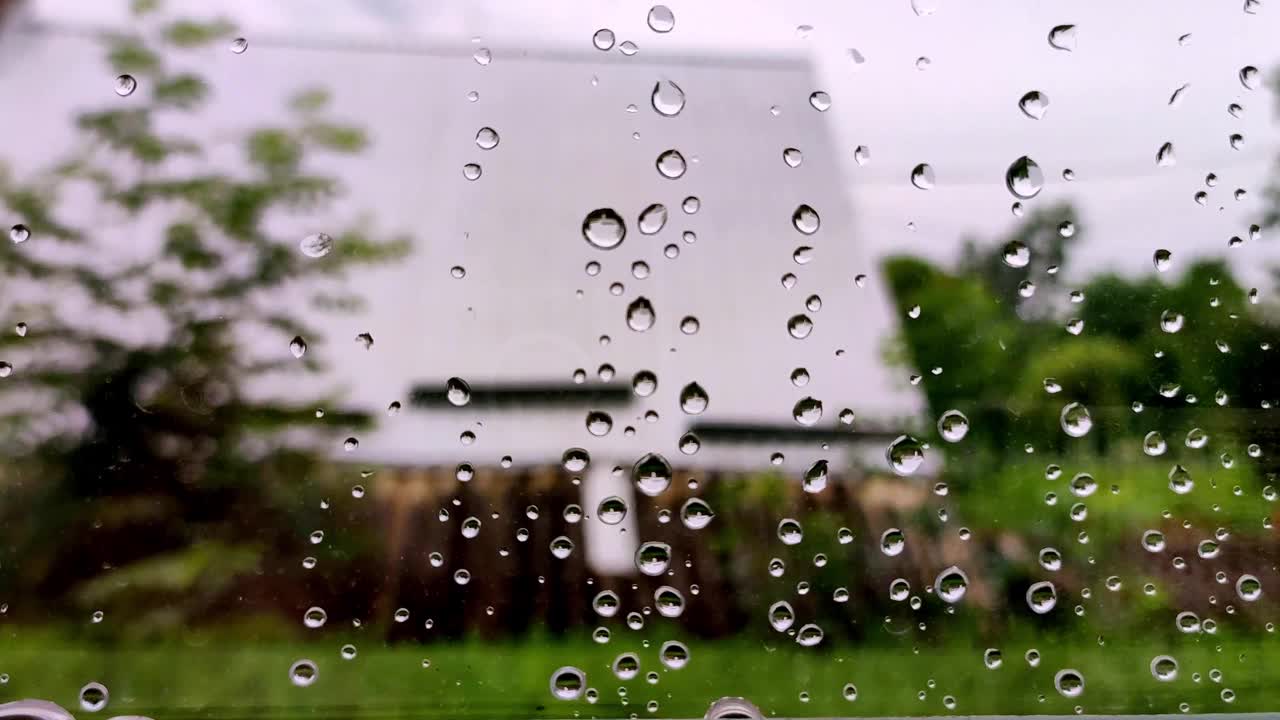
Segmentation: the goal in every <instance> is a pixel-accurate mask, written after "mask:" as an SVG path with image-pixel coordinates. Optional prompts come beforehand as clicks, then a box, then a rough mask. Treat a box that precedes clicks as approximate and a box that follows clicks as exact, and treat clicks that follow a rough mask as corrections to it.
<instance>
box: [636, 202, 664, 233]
mask: <svg viewBox="0 0 1280 720" xmlns="http://www.w3.org/2000/svg"><path fill="white" fill-rule="evenodd" d="M666 224H667V206H666V205H663V204H661V203H654V204H652V205H650V206H648V207H646V208H645V209H644V210H643V211H642V212H641V213H640V221H639V223H638V225H639V228H640V233H641V234H643V235H653V234H656V233H657V232H658V231H659V230H661V229H662V228H663V227H665V226H666Z"/></svg>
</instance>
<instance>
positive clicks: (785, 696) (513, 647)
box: [0, 631, 1280, 720]
mask: <svg viewBox="0 0 1280 720" xmlns="http://www.w3.org/2000/svg"><path fill="white" fill-rule="evenodd" d="M23 634H24V633H9V634H7V635H8V636H7V637H6V638H5V639H4V644H3V646H0V672H5V673H8V674H9V675H10V679H9V682H8V683H7V684H6V685H3V686H0V699H2V700H5V701H7V700H14V699H19V698H41V699H48V700H52V701H54V702H57V703H58V704H60V705H62V706H63V707H66V708H68V709H71V710H72V711H73V712H76V713H77V714H78V715H79V716H80V717H85V716H86V713H84V712H83V711H80V710H79V708H78V706H77V701H76V697H77V692H78V689H79V688H80V687H81V686H82V685H83V684H84V683H86V682H89V681H94V680H96V681H100V682H102V683H104V684H106V685H107V687H108V688H109V689H110V691H111V702H110V705H109V706H108V707H107V709H106V710H104V711H103V712H102V713H101V716H103V717H108V716H111V715H119V714H141V715H148V716H151V717H154V718H158V719H164V718H189V717H209V718H246V719H248V718H253V719H254V720H261V719H262V718H293V717H308V718H396V717H414V718H419V717H450V718H458V717H572V716H575V715H577V716H581V717H593V716H594V717H626V716H628V715H630V714H631V713H637V714H638V715H639V716H640V717H646V716H651V717H673V716H678V717H690V716H697V717H700V716H701V715H702V714H703V713H704V712H705V711H706V708H707V706H708V704H709V703H710V702H711V701H712V700H715V699H717V698H719V697H722V696H725V695H740V696H744V697H747V698H748V699H750V700H752V701H753V702H755V703H756V704H757V705H759V706H760V707H761V708H762V709H763V710H764V711H765V713H766V714H770V715H775V714H776V715H799V716H832V715H862V716H866V715H946V714H949V711H948V710H947V709H946V708H944V706H943V697H944V696H945V695H952V696H954V697H955V698H956V701H957V703H958V705H957V707H956V709H955V710H954V711H953V712H951V713H950V714H956V715H967V714H974V713H999V714H1025V713H1049V714H1071V713H1073V711H1074V707H1075V706H1076V705H1080V706H1081V707H1082V708H1083V710H1084V712H1086V713H1153V712H1164V713H1176V712H1178V705H1179V703H1182V702H1186V703H1188V704H1189V705H1190V710H1191V711H1192V712H1247V711H1262V710H1276V709H1277V708H1280V688H1277V686H1276V683H1275V679H1276V676H1275V672H1274V668H1275V667H1277V661H1280V646H1278V644H1277V638H1276V636H1275V635H1273V634H1265V635H1263V636H1260V637H1255V638H1246V639H1232V640H1228V639H1227V638H1214V637H1210V636H1199V637H1192V636H1186V637H1179V638H1170V639H1169V640H1168V642H1161V641H1159V640H1153V641H1152V642H1151V643H1150V644H1148V645H1112V644H1108V645H1106V646H1099V645H1097V644H1096V643H1092V642H1087V641H1084V642H1081V641H1077V642H1075V643H1070V644H1064V643H1062V642H1054V641H1050V640H1047V639H1043V640H1042V641H1041V642H1039V643H1038V644H1037V643H1032V642H1019V643H1016V644H1007V645H1005V646H1004V647H1003V648H1002V650H1003V653H1004V664H1003V666H1002V667H1000V668H999V669H996V670H988V669H986V668H985V667H984V666H983V663H982V649H983V648H982V647H979V646H975V647H968V646H966V647H963V648H961V647H927V646H921V647H920V648H919V650H918V652H916V651H915V650H913V648H912V647H911V646H910V645H905V644H904V645H903V646H900V647H841V648H825V649H805V648H800V647H798V646H797V645H795V644H794V643H793V642H791V641H789V640H787V639H785V638H783V637H781V636H779V637H778V638H777V639H776V640H771V641H769V642H763V643H762V642H752V641H745V640H733V641H715V642H709V641H707V642H699V641H697V640H690V639H686V641H687V643H688V645H689V647H690V650H691V659H690V663H689V665H688V666H686V667H685V668H684V669H682V670H678V671H666V670H664V669H663V668H662V667H661V666H660V665H659V663H658V661H657V648H658V646H659V645H660V642H658V641H656V640H654V641H650V643H649V647H647V648H646V647H643V646H642V642H643V641H642V640H640V639H636V637H635V636H634V635H628V634H627V633H626V631H621V632H615V634H614V639H613V641H612V642H610V643H609V644H607V645H595V644H580V643H562V642H555V641H547V642H525V643H520V644H482V643H478V642H469V643H460V644H436V645H426V646H420V645H396V646H393V647H386V646H383V645H380V644H378V643H375V642H372V641H369V642H364V643H363V644H362V643H361V642H360V641H359V640H355V641H354V642H355V643H356V644H357V646H358V647H359V655H358V657H356V658H355V659H354V660H350V661H347V660H343V659H341V658H340V657H339V654H338V648H339V647H340V645H341V641H335V642H332V643H311V644H299V643H281V644H265V643H261V642H258V643H250V642H246V643H241V644H231V643H228V642H227V641H225V640H224V641H222V643H214V642H210V643H208V644H205V641H204V640H203V639H198V640H194V641H192V642H191V643H188V644H187V645H169V644H166V645H157V646H124V647H115V648H107V647H94V646H83V645H80V646H77V645H74V644H70V643H67V642H65V641H62V642H58V641H51V640H48V639H44V640H26V641H24V640H23V639H22V635H23ZM1085 643H1087V644H1085ZM1032 646H1034V647H1036V648H1038V649H1039V651H1040V652H1041V655H1042V660H1041V663H1040V665H1039V667H1036V668H1031V667H1029V666H1028V665H1027V663H1026V662H1025V660H1024V659H1023V653H1024V652H1025V651H1026V650H1027V648H1029V647H1032ZM1219 646H1221V649H1220V650H1219V649H1218V648H1219ZM627 650H631V651H635V652H637V653H638V654H639V655H640V658H641V675H640V676H639V677H637V678H636V679H634V680H632V681H630V682H627V683H622V682H620V681H618V680H617V679H616V678H614V677H613V675H612V674H611V673H610V671H609V669H608V668H609V665H610V663H611V662H612V659H613V658H614V657H615V656H616V655H617V654H618V653H621V652H623V651H627ZM1165 652H1167V653H1170V654H1172V655H1173V656H1174V657H1176V658H1177V659H1178V661H1179V663H1180V665H1181V669H1180V673H1179V675H1178V677H1177V679H1176V680H1175V681H1173V682H1168V683H1161V682H1157V681H1156V680H1155V679H1154V678H1152V676H1151V673H1150V670H1149V663H1150V661H1151V658H1152V657H1154V656H1155V655H1157V654H1160V653H1165ZM303 657H306V658H311V659H313V660H315V661H316V662H317V664H318V665H319V668H320V674H319V677H318V679H317V680H316V682H315V683H314V684H313V685H311V686H310V687H306V688H298V687H294V686H293V685H292V684H291V683H290V682H289V679H288V676H287V675H288V668H289V666H290V665H291V664H292V663H293V662H294V661H295V660H297V659H299V658H303ZM424 658H429V659H430V661H431V665H430V667H429V668H423V666H422V660H423V659H424ZM562 665H574V666H577V667H579V668H581V669H583V670H584V671H586V673H587V682H588V686H590V687H594V688H597V689H598V690H599V693H600V700H599V702H598V703H596V704H595V705H589V704H587V703H586V702H585V701H583V700H579V701H576V702H562V701H557V700H555V699H553V698H552V697H551V694H550V692H549V690H548V681H549V678H550V675H551V673H552V671H553V670H555V669H556V668H558V667H560V666H562ZM1065 667H1072V668H1076V669H1078V670H1080V671H1081V672H1082V673H1083V674H1084V677H1085V680H1086V687H1085V692H1084V695H1083V696H1081V697H1080V698H1077V699H1074V700H1069V699H1066V698H1064V697H1062V696H1061V695H1059V694H1058V693H1057V692H1056V691H1055V690H1054V687H1053V676H1054V673H1055V672H1056V671H1058V670H1059V669H1062V668H1065ZM1212 668H1217V669H1219V670H1221V671H1222V674H1223V678H1222V681H1221V683H1215V682H1212V681H1211V680H1210V679H1209V672H1210V670H1211V669H1212ZM650 670H656V671H658V673H659V678H660V679H659V682H658V683H657V684H653V685H651V684H649V683H648V682H647V681H646V680H645V679H644V675H645V673H647V672H648V671H650ZM1193 673H1200V674H1201V676H1202V678H1201V680H1200V682H1198V683H1197V682H1194V681H1193V680H1192V674H1193ZM847 682H853V683H855V684H856V685H857V687H858V699H857V700H856V701H855V702H848V701H846V700H844V699H843V698H842V697H841V688H842V687H843V686H844V684H845V683H847ZM930 684H932V685H933V687H929V686H930ZM619 687H625V688H626V690H627V699H628V704H627V705H623V704H622V703H621V700H620V697H619V695H618V689H619ZM1223 688H1231V689H1233V690H1234V691H1235V692H1236V700H1235V702H1234V703H1231V704H1228V703H1225V702H1223V701H1222V700H1221V699H1220V697H1219V693H1220V692H1221V690H1222V689H1223ZM922 690H924V691H926V693H927V695H926V699H925V700H923V701H921V700H919V699H917V693H919V692H920V691H922ZM802 691H804V692H807V693H808V694H809V698H810V699H809V701H808V702H801V701H800V699H799V694H800V693H801V692H802ZM650 700H657V701H658V703H659V708H658V710H657V711H656V712H655V713H653V714H652V715H651V714H650V713H649V712H648V711H647V710H646V707H645V705H646V703H647V702H648V701H650Z"/></svg>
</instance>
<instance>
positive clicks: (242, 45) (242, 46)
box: [229, 37, 249, 55]
mask: <svg viewBox="0 0 1280 720" xmlns="http://www.w3.org/2000/svg"><path fill="white" fill-rule="evenodd" d="M229 49H230V50H231V52H233V53H235V54H236V55H241V54H243V53H244V51H245V50H248V49H249V41H248V40H246V39H244V38H242V37H238V38H236V39H235V40H232V41H231V45H230V48H229Z"/></svg>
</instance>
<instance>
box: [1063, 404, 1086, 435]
mask: <svg viewBox="0 0 1280 720" xmlns="http://www.w3.org/2000/svg"><path fill="white" fill-rule="evenodd" d="M1059 421H1060V423H1061V425H1062V431H1063V432H1065V433H1066V434H1068V435H1070V436H1071V437H1075V438H1078V437H1084V436H1085V435H1087V434H1088V433H1089V430H1091V429H1092V428H1093V417H1092V416H1090V415H1089V409H1088V408H1086V407H1085V406H1084V405H1081V404H1080V403H1078V402H1073V403H1068V404H1067V405H1066V406H1064V407H1063V408H1062V414H1061V415H1060V416H1059Z"/></svg>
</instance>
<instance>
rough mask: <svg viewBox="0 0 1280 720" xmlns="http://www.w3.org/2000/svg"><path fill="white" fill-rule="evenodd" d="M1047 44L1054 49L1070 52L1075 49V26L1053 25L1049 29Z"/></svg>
mask: <svg viewBox="0 0 1280 720" xmlns="http://www.w3.org/2000/svg"><path fill="white" fill-rule="evenodd" d="M1049 45H1050V47H1052V48H1054V49H1055V50H1065V51H1067V52H1071V51H1072V50H1075V49H1076V26H1075V25H1055V26H1054V27H1053V29H1051V30H1050V31H1049Z"/></svg>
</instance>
